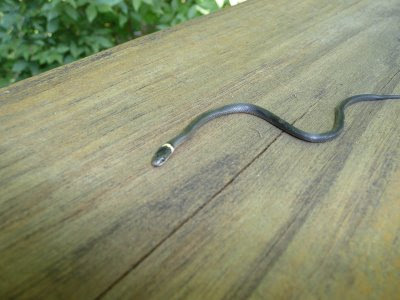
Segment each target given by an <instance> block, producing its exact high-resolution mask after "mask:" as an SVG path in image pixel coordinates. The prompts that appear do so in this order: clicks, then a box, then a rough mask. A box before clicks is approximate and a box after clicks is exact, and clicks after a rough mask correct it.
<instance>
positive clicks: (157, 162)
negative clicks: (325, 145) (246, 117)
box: [151, 94, 400, 167]
mask: <svg viewBox="0 0 400 300" xmlns="http://www.w3.org/2000/svg"><path fill="white" fill-rule="evenodd" d="M387 99H400V95H374V94H363V95H355V96H352V97H349V98H347V99H345V100H343V101H342V102H340V103H339V105H338V106H336V108H335V121H334V123H333V127H332V129H331V130H329V131H327V132H323V133H312V132H307V131H303V130H301V129H299V128H297V127H295V126H293V125H291V124H290V123H288V122H286V121H285V120H283V119H281V118H280V117H278V116H277V115H275V114H273V113H272V112H270V111H269V110H266V109H265V108H262V107H260V106H257V105H254V104H249V103H233V104H228V105H225V106H222V107H219V108H216V109H213V110H209V111H206V112H204V113H202V114H201V115H199V116H197V117H196V118H195V119H194V120H193V121H192V122H190V123H189V125H187V126H186V127H185V128H184V129H183V130H182V131H181V132H180V133H179V134H178V135H177V136H176V137H174V138H173V139H172V140H169V141H168V142H167V143H165V144H164V145H162V146H161V147H160V148H159V149H158V150H157V152H156V153H155V154H154V156H153V159H152V161H151V163H152V165H153V166H154V167H159V166H161V165H162V164H164V163H165V162H166V161H167V159H168V158H169V157H170V156H171V154H172V153H173V152H174V150H175V148H176V147H178V146H179V145H181V144H182V143H183V142H184V141H186V140H187V139H188V138H189V137H190V136H191V135H192V134H193V133H194V132H195V131H196V130H197V129H198V128H199V127H200V126H202V125H204V124H205V123H207V122H208V121H210V120H213V119H215V118H218V117H221V116H225V115H229V114H237V113H245V114H250V115H253V116H256V117H259V118H261V119H263V120H265V121H267V122H269V123H271V124H272V125H274V126H276V127H278V128H279V129H281V130H283V131H285V132H286V133H288V134H290V135H292V136H294V137H296V138H298V139H301V140H304V141H307V142H311V143H321V142H326V141H329V140H332V139H334V138H335V137H337V136H338V135H339V134H340V132H341V131H342V129H343V126H344V110H345V108H346V107H347V106H349V105H351V104H354V103H357V102H361V101H377V100H387Z"/></svg>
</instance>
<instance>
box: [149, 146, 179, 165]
mask: <svg viewBox="0 0 400 300" xmlns="http://www.w3.org/2000/svg"><path fill="white" fill-rule="evenodd" d="M173 152H174V147H172V145H171V144H164V145H162V146H161V147H160V148H159V149H158V150H157V152H156V153H155V154H154V156H153V158H152V160H151V164H152V165H153V167H160V166H162V165H163V164H164V163H165V162H166V161H167V160H168V158H169V157H170V156H171V154H172V153H173Z"/></svg>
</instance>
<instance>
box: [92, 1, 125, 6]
mask: <svg viewBox="0 0 400 300" xmlns="http://www.w3.org/2000/svg"><path fill="white" fill-rule="evenodd" d="M120 2H122V0H95V3H96V4H100V5H109V6H114V5H117V4H118V3H120Z"/></svg>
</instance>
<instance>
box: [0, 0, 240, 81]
mask: <svg viewBox="0 0 400 300" xmlns="http://www.w3.org/2000/svg"><path fill="white" fill-rule="evenodd" d="M231 1H235V2H236V0H231ZM228 4H229V3H228V0H29V1H24V0H1V1H0V87H1V86H5V85H7V84H9V83H13V82H15V81H17V80H20V79H23V78H26V77H29V76H32V75H35V74H38V73H40V72H42V71H45V70H48V69H51V68H54V67H56V66H59V65H61V64H64V63H69V62H71V61H74V60H76V59H79V58H82V57H85V56H87V55H90V54H93V53H95V52H98V51H100V50H103V49H106V48H109V47H112V46H114V45H117V44H119V43H122V42H125V41H127V40H131V39H133V38H135V37H138V36H141V35H144V34H147V33H151V32H153V31H156V30H159V29H163V28H167V27H170V26H173V25H175V24H178V23H181V22H183V21H185V20H188V19H191V18H194V17H196V16H199V15H204V14H208V13H210V12H213V11H215V10H217V9H219V8H221V7H223V6H224V5H228Z"/></svg>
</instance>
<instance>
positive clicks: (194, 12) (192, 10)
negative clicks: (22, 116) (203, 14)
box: [187, 5, 197, 19]
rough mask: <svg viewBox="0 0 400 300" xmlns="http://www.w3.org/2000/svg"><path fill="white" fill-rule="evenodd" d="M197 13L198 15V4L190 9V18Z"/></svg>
mask: <svg viewBox="0 0 400 300" xmlns="http://www.w3.org/2000/svg"><path fill="white" fill-rule="evenodd" d="M196 15H197V8H196V5H193V6H192V7H191V8H190V9H189V11H188V14H187V16H188V18H189V19H191V18H193V17H195V16H196Z"/></svg>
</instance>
